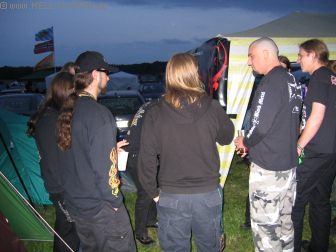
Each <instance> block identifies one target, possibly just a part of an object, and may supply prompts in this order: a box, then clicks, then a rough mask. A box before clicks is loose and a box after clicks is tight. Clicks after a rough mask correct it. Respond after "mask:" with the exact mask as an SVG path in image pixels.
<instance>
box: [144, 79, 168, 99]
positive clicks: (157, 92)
mask: <svg viewBox="0 0 336 252" xmlns="http://www.w3.org/2000/svg"><path fill="white" fill-rule="evenodd" d="M164 92H165V87H164V84H163V83H162V82H148V83H142V84H141V85H140V93H141V94H142V96H143V97H144V98H145V100H146V101H150V100H153V99H157V98H159V97H161V96H162V94H163V93H164Z"/></svg>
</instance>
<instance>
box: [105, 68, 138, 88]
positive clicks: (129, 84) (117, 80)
mask: <svg viewBox="0 0 336 252" xmlns="http://www.w3.org/2000/svg"><path fill="white" fill-rule="evenodd" d="M109 78H110V80H109V82H108V84H107V90H129V89H131V90H138V89H139V87H140V84H139V80H138V76H137V75H135V74H130V73H126V72H122V71H120V72H117V73H114V74H110V75H109Z"/></svg>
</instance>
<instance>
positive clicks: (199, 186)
mask: <svg viewBox="0 0 336 252" xmlns="http://www.w3.org/2000/svg"><path fill="white" fill-rule="evenodd" d="M233 135H234V126H233V123H232V122H231V120H230V119H229V117H228V116H227V115H226V113H225V111H224V109H223V108H222V107H221V106H220V104H219V103H218V101H216V100H212V99H211V98H210V97H208V96H206V95H205V96H203V97H202V98H201V99H200V101H199V102H196V103H194V104H192V105H185V106H184V107H183V108H182V109H181V110H176V109H174V108H173V107H171V106H170V105H169V104H168V103H167V102H165V101H164V100H163V99H162V100H161V101H159V103H158V104H156V105H154V106H153V107H152V108H151V109H150V110H148V112H147V113H146V117H145V121H144V125H143V128H142V134H141V145H140V155H139V160H138V170H139V180H140V183H141V184H142V186H143V188H144V189H145V190H146V191H147V193H148V194H149V195H150V196H151V197H153V198H154V197H156V196H158V194H159V191H158V188H157V184H156V174H157V160H156V157H157V155H160V170H159V174H158V183H159V187H160V189H161V190H163V191H165V192H170V193H202V192H208V191H211V190H215V189H216V187H217V186H218V183H219V176H220V174H219V155H218V151H217V146H216V142H218V143H219V144H221V145H224V144H229V143H230V142H231V141H232V139H233Z"/></svg>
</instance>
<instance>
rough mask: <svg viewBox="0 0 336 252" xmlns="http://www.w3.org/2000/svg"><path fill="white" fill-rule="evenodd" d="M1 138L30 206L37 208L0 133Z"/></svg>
mask: <svg viewBox="0 0 336 252" xmlns="http://www.w3.org/2000/svg"><path fill="white" fill-rule="evenodd" d="M0 138H1V142H2V144H3V146H4V147H5V150H6V152H7V155H8V157H9V159H10V161H11V163H12V165H13V167H14V170H15V172H16V174H17V175H18V178H19V180H20V182H21V184H22V187H23V190H24V191H25V193H26V194H27V197H28V200H29V202H30V204H31V205H32V206H33V207H34V208H35V206H34V204H33V201H32V199H31V198H30V195H29V193H28V190H27V187H26V186H25V184H24V182H23V179H22V177H21V175H20V173H19V171H18V169H17V166H16V164H15V162H14V159H13V157H12V155H11V153H10V150H9V149H8V147H7V144H6V142H5V139H4V138H3V136H2V133H1V132H0Z"/></svg>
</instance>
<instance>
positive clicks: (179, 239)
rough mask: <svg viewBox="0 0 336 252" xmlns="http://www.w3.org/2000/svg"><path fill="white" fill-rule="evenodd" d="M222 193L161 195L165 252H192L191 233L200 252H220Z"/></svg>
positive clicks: (162, 237)
mask: <svg viewBox="0 0 336 252" xmlns="http://www.w3.org/2000/svg"><path fill="white" fill-rule="evenodd" d="M221 190H222V189H221V188H218V189H216V190H215V191H212V192H207V193H199V194H171V193H165V192H160V199H159V202H158V205H157V208H158V209H157V210H158V220H159V241H160V246H161V248H162V250H163V251H166V252H167V251H175V252H177V251H181V252H182V251H183V252H186V251H190V248H191V247H190V243H191V233H192V234H193V235H194V239H195V242H196V246H197V251H198V252H202V251H204V252H212V251H213V252H218V251H220V239H221V234H222V230H221V218H222V203H223V197H222V193H221Z"/></svg>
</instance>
